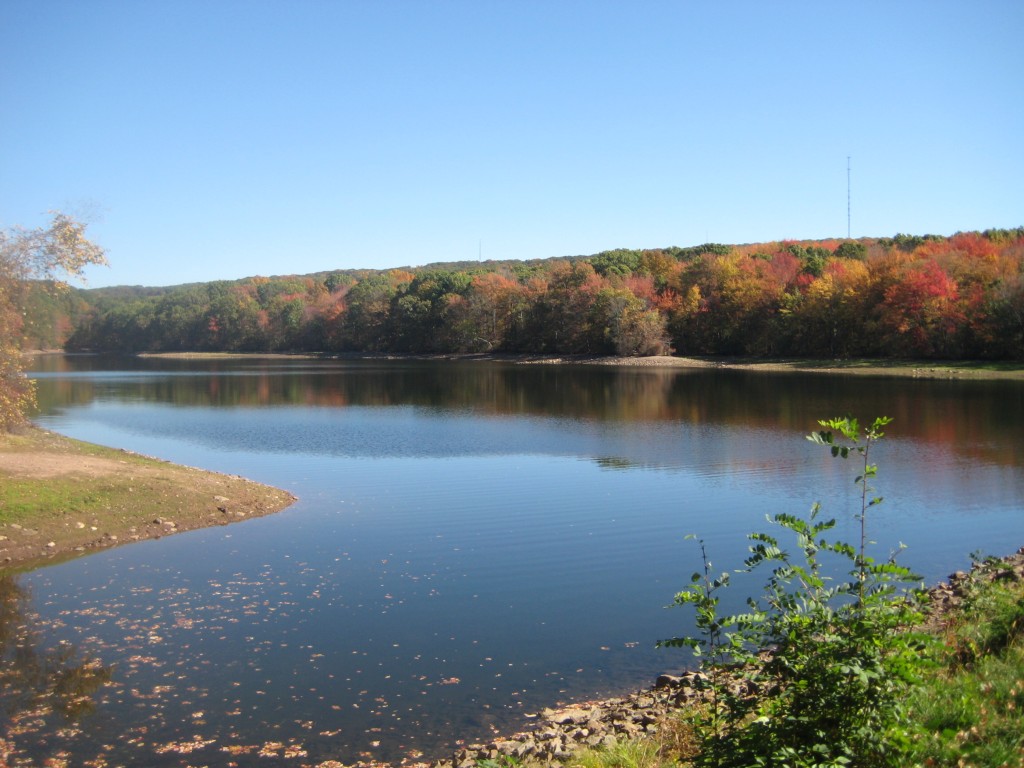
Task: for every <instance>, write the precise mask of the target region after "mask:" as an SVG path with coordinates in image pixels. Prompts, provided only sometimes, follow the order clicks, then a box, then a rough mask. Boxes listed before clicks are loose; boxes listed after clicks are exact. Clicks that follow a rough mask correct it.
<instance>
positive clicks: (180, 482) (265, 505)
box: [0, 428, 295, 568]
mask: <svg viewBox="0 0 1024 768" xmlns="http://www.w3.org/2000/svg"><path fill="white" fill-rule="evenodd" d="M294 500H295V497H293V496H292V495H291V494H289V493H287V492H285V491H281V490H279V489H277V488H271V487H269V486H265V485H261V484H259V483H255V482H252V481H251V480H246V479H245V478H242V477H237V476H233V475H222V474H219V473H216V472H207V471H204V470H200V469H195V468H193V467H183V466H179V465H176V464H171V463H169V462H165V461H160V460H158V459H152V458H149V457H145V456H140V455H138V454H134V453H130V452H128V451H119V450H115V449H110V448H103V447H100V446H95V445H90V444H88V443H82V442H79V441H76V440H71V439H69V438H65V437H62V436H60V435H57V434H54V433H52V432H46V431H44V430H40V429H35V428H29V429H26V430H24V431H21V432H19V433H16V434H9V435H0V568H13V567H19V568H20V567H29V566H34V565H38V564H40V563H42V562H46V561H56V560H64V559H68V558H70V557H75V556H78V555H80V554H83V553H85V552H90V551H94V550H97V549H103V548H106V547H113V546H117V545H120V544H125V543H129V542H132V541H140V540H143V539H158V538H160V537H162V536H168V535H170V534H174V533H178V532H181V531H188V530H192V529H194V528H204V527H208V526H211V525H226V524H228V523H231V522H237V521H239V520H244V519H246V518H249V517H256V516H261V515H267V514H271V513H273V512H278V511H280V510H281V509H284V508H285V507H287V506H288V505H290V504H291V503H292V502H293V501H294Z"/></svg>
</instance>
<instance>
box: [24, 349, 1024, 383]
mask: <svg viewBox="0 0 1024 768" xmlns="http://www.w3.org/2000/svg"><path fill="white" fill-rule="evenodd" d="M40 354H50V353H45V352H44V353H40ZM56 354H67V353H56ZM136 356H137V357H143V358H156V359H167V360H222V359H233V358H238V359H255V358H266V359H296V360H370V361H375V360H379V361H387V360H395V361H409V360H422V361H442V360H450V361H452V362H497V363H508V364H513V365H580V366H585V365H600V366H608V367H617V368H658V369H716V370H728V371H753V372H760V373H815V374H829V375H851V376H900V377H908V378H920V379H993V380H995V379H1001V380H1011V381H1013V380H1015V381H1024V362H1018V361H981V360H879V359H870V358H853V359H848V360H827V359H818V358H778V359H771V358H766V359H762V358H746V357H681V356H676V355H652V356H648V357H617V356H610V355H543V354H511V353H508V354H506V353H489V352H465V353H437V354H414V353H411V354H397V353H388V352H345V353H333V354H328V353H324V354H317V353H284V352H267V353H261V352H140V353H137V355H136Z"/></svg>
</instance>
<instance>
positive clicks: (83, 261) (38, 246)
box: [0, 212, 107, 431]
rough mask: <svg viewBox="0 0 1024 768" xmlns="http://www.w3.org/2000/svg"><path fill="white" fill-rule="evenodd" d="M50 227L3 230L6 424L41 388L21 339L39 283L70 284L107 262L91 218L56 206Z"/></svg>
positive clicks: (0, 382) (1, 383)
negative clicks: (29, 372)
mask: <svg viewBox="0 0 1024 768" xmlns="http://www.w3.org/2000/svg"><path fill="white" fill-rule="evenodd" d="M52 215H53V219H52V221H51V222H50V225H49V226H48V227H46V228H39V229H22V228H20V227H15V228H11V229H6V230H0V430H2V431H7V430H10V429H11V428H12V427H13V426H15V425H17V424H20V423H22V422H23V421H24V419H25V413H26V412H27V410H28V409H29V408H31V407H32V405H33V404H34V403H35V392H34V390H33V387H32V384H31V382H29V381H28V380H27V379H26V378H25V375H24V369H23V367H22V357H21V341H22V336H23V333H24V320H23V318H24V316H25V311H26V309H25V302H26V301H27V298H28V296H29V295H30V293H31V289H32V288H33V287H38V285H39V284H40V283H42V284H45V283H47V282H49V285H50V290H54V291H61V290H66V288H67V285H66V283H65V282H64V281H63V280H64V278H66V277H81V275H82V271H83V270H84V269H85V267H86V266H88V265H89V264H106V263H107V261H106V257H105V255H104V253H103V249H102V248H100V247H99V246H98V245H96V244H94V243H92V242H90V241H89V240H88V239H87V238H86V237H85V224H83V223H81V222H80V221H78V220H76V219H75V218H73V217H71V216H68V215H67V214H64V213H60V212H53V213H52Z"/></svg>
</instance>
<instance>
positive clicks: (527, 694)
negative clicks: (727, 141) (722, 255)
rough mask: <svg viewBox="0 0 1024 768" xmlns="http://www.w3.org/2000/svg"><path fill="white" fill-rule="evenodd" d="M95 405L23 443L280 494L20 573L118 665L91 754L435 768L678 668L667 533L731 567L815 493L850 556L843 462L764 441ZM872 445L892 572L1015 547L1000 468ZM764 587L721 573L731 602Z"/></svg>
mask: <svg viewBox="0 0 1024 768" xmlns="http://www.w3.org/2000/svg"><path fill="white" fill-rule="evenodd" d="M307 367H308V366H307ZM58 383H59V382H57V381H52V382H48V381H40V386H41V387H47V386H50V385H51V384H53V385H56V384H58ZM195 384H196V385H197V386H205V385H206V383H205V382H203V381H202V379H201V378H196V380H195ZM104 386H105V387H110V389H109V394H110V396H109V397H107V396H104V399H102V400H101V401H94V402H84V403H81V404H78V405H71V404H66V405H64V406H62V407H60V408H58V409H54V410H53V411H52V412H51V413H50V415H46V416H44V417H43V418H42V419H41V421H42V423H43V424H44V425H46V426H48V427H51V428H53V429H57V430H58V431H61V432H65V433H67V434H70V435H72V436H74V437H78V438H81V439H87V440H92V441H95V442H100V443H105V444H110V445H116V446H119V447H124V448H128V449H131V450H136V451H139V452H142V453H146V454H151V455H156V456H160V457H162V458H166V459H169V460H173V461H178V462H181V463H187V464H191V465H197V466H202V467H206V468H211V469H216V470H219V471H224V472H231V473H238V474H243V475H246V476H250V477H254V478H257V479H259V480H262V481H264V482H268V483H271V484H275V485H279V486H281V487H284V488H287V489H288V490H290V491H292V492H294V493H296V494H297V495H298V496H299V497H300V501H299V502H298V503H297V504H296V505H295V506H294V507H292V508H291V509H289V510H286V511H285V512H283V513H280V514H278V515H275V516H272V517H269V518H264V519H260V520H253V521H249V522H246V523H243V524H240V525H233V526H230V527H227V528H217V529H211V530H206V531H195V532H191V533H187V534H180V535H177V536H173V537H170V538H167V539H164V540H161V541H158V542H148V543H144V544H139V545H133V546H131V547H125V548H121V549H118V550H113V551H109V552H105V553H100V554H97V555H94V556H91V557H89V558H85V559H81V560H77V561H74V562H70V563H66V564H64V565H60V566H56V567H52V568H48V569H43V570H40V571H36V572H34V573H32V574H28V575H27V576H25V577H24V581H25V583H26V584H27V585H29V586H30V588H31V589H32V590H33V592H34V594H35V607H36V609H37V610H38V611H39V613H40V614H41V616H42V618H43V621H44V622H45V624H46V625H47V626H48V627H49V629H48V632H50V633H51V635H52V637H54V638H65V639H68V640H72V641H74V642H76V643H77V644H78V645H80V646H82V647H83V649H84V650H87V651H89V652H94V653H97V654H98V655H100V656H101V657H102V658H103V661H104V663H114V664H116V665H117V666H116V669H117V682H118V685H117V687H115V688H111V689H107V690H106V692H105V693H104V696H105V697H106V699H107V702H106V704H105V705H104V706H103V707H101V709H100V711H99V713H97V715H96V716H95V717H94V718H93V719H92V721H91V722H90V727H89V729H87V730H86V732H84V733H83V735H81V736H79V737H77V738H79V739H84V740H86V743H88V744H92V745H93V746H96V747H97V748H98V745H101V744H102V742H103V740H104V739H108V740H110V739H113V738H115V737H114V735H115V734H121V735H118V736H116V739H118V740H120V741H119V743H121V744H124V743H125V742H126V741H131V740H136V741H137V742H138V743H140V744H144V745H146V746H145V747H129V748H128V749H129V751H131V750H132V749H145V750H147V754H149V753H152V754H149V757H150V758H152V760H150V761H149V763H148V764H153V765H163V764H166V765H179V764H184V763H181V762H178V761H181V760H186V759H187V758H183V757H181V755H180V754H178V753H177V752H175V751H174V750H169V751H167V752H165V753H160V754H159V755H158V754H157V753H156V752H155V751H154V750H156V749H157V748H159V747H160V746H161V745H163V746H166V745H168V744H177V745H178V746H181V743H180V740H181V739H183V738H186V737H187V738H192V737H193V736H198V737H201V739H200V740H207V739H213V740H214V743H213V744H211V745H207V746H206V747H204V748H203V749H202V751H201V753H197V755H196V756H194V760H193V761H196V760H199V756H200V755H201V762H202V763H203V764H210V765H221V764H226V762H227V761H228V760H230V759H238V758H237V757H232V756H231V754H230V753H221V752H217V751H216V749H217V748H218V747H219V746H222V745H225V744H228V745H234V746H246V745H248V746H254V745H265V744H266V743H267V742H270V743H272V744H276V743H280V744H281V747H280V749H278V750H277V751H276V752H275V754H276V755H277V758H276V759H277V760H278V761H279V762H281V764H297V763H296V762H295V761H300V760H306V761H307V762H308V761H311V760H313V759H314V758H315V759H320V760H323V759H327V758H329V757H332V758H337V759H343V760H349V761H351V760H355V759H357V758H358V757H359V756H360V755H363V756H372V757H374V758H390V759H396V758H399V757H402V756H408V755H410V754H413V753H414V752H415V750H426V751H428V752H430V753H433V752H436V751H437V750H438V749H439V748H440V747H439V745H446V746H450V743H451V739H452V738H453V737H457V736H466V737H469V738H479V737H484V736H486V735H487V734H489V733H490V732H491V729H492V728H493V727H501V728H503V729H507V728H516V727H520V726H522V725H523V724H524V721H523V720H522V719H521V718H522V715H523V714H524V713H528V712H532V711H535V710H537V709H539V708H540V707H543V706H546V705H549V704H552V703H554V702H555V701H559V700H567V699H572V698H581V697H592V696H595V695H600V694H603V693H605V692H607V691H613V690H625V689H630V688H634V687H637V686H641V685H643V684H645V683H647V682H649V681H650V680H651V679H652V678H653V676H654V675H656V674H657V673H658V672H660V671H663V670H664V669H666V668H672V667H675V666H678V665H681V664H684V663H686V662H687V661H688V658H689V657H688V656H687V655H686V654H685V653H680V652H669V651H656V650H654V649H653V647H652V646H653V643H654V641H655V640H657V639H658V638H661V637H665V636H668V635H673V634H679V633H685V632H686V631H687V630H686V625H687V623H688V618H689V617H688V615H687V614H686V612H685V611H682V610H678V611H666V610H664V606H665V605H666V604H667V603H669V602H670V601H671V598H672V595H673V594H674V593H675V592H676V591H677V590H678V589H679V588H680V587H681V586H683V585H684V584H685V583H686V581H687V579H688V578H689V575H690V573H691V572H692V571H693V570H694V568H695V567H696V566H697V565H698V564H699V560H698V558H697V557H696V549H695V546H694V545H693V543H692V542H684V541H683V540H682V539H683V536H684V535H685V534H687V533H691V532H692V533H697V534H699V535H700V536H701V537H703V538H704V539H705V540H707V542H708V545H709V548H710V552H711V556H712V558H713V560H714V561H715V567H716V568H728V567H731V566H730V564H738V563H739V562H740V560H741V558H742V555H743V553H744V549H745V545H746V542H745V540H744V534H745V533H746V532H747V531H750V530H759V529H764V528H765V527H766V523H765V522H764V517H765V515H766V514H772V513H776V512H781V511H786V512H794V513H802V512H804V511H806V510H807V509H808V508H809V507H810V504H811V503H812V502H813V501H815V500H820V501H822V502H823V504H824V507H825V513H826V514H829V515H836V516H839V517H841V522H840V524H839V526H838V528H837V536H838V537H839V538H844V539H847V540H852V539H854V538H855V536H856V524H855V523H854V522H853V521H852V519H851V517H852V513H853V511H854V509H855V506H854V504H855V501H856V499H855V494H854V491H855V489H854V487H853V484H852V478H853V476H854V474H855V472H854V469H855V468H854V467H853V466H852V465H851V464H850V463H845V464H844V463H842V462H838V461H835V460H831V459H829V458H828V457H827V455H826V454H824V453H822V452H821V450H820V449H818V448H815V446H812V445H811V444H810V443H807V442H806V441H804V440H803V439H802V434H803V433H802V432H800V433H797V432H794V431H792V430H788V429H785V428H779V429H768V428H766V427H765V426H764V424H763V423H760V422H759V423H757V424H755V425H752V426H751V427H748V428H742V427H741V426H739V425H736V424H723V423H701V422H699V421H691V420H686V421H681V420H678V419H664V420H652V419H647V420H641V421H638V420H625V419H616V420H608V419H603V418H598V417H593V418H583V417H580V416H579V415H578V414H575V413H574V414H573V415H572V416H568V415H561V416H559V415H541V414H538V413H527V414H523V415H519V416H515V415H508V414H505V415H498V414H494V413H488V412H487V409H485V408H475V407H472V404H467V403H462V404H461V405H459V406H458V407H455V406H453V407H441V406H422V405H416V406H413V405H395V406H390V407H373V406H351V405H350V406H348V407H344V408H327V407H323V406H317V407H309V408H303V407H296V406H294V405H291V406H288V407H262V408H252V407H240V406H235V407H231V408H219V409H211V408H200V407H196V406H180V405H178V406H173V407H172V406H169V405H166V404H162V403H160V402H159V401H150V402H141V401H138V400H128V401H125V400H124V399H123V398H122V397H120V396H119V395H117V386H118V382H117V381H116V380H115V381H111V382H108V383H107V384H105V385H104ZM176 386H177V385H176ZM793 389H794V392H793V394H792V397H793V400H792V401H787V400H785V397H786V395H785V393H784V392H777V393H776V401H777V402H776V407H777V408H778V409H779V410H780V412H781V411H783V410H791V409H796V408H799V407H802V405H801V403H800V401H799V399H800V397H801V392H800V390H799V389H797V388H795V387H794V388H793ZM803 405H806V404H803ZM816 415H827V414H816ZM962 417H963V418H971V414H970V411H969V410H968V411H965V412H964V414H962ZM810 426H813V421H810ZM958 428H959V427H958ZM972 428H973V427H972ZM807 431H809V429H808V430H807ZM890 433H891V437H890V438H888V439H887V440H886V441H885V442H884V443H882V444H880V445H879V447H878V452H877V454H876V458H877V460H878V462H879V463H880V464H881V472H880V477H879V481H878V485H879V489H880V492H881V493H883V494H884V495H885V496H886V497H887V499H886V502H885V504H884V505H883V506H882V507H880V508H879V510H878V515H877V520H873V521H872V530H873V532H874V538H876V539H878V540H879V541H880V542H884V544H882V545H880V547H879V548H880V550H885V549H887V548H888V546H887V545H888V543H889V542H892V543H893V544H895V542H896V541H897V540H902V541H904V542H906V543H907V544H908V545H910V551H909V552H908V553H907V554H906V557H905V561H906V562H907V563H908V564H910V565H912V566H913V567H915V568H917V569H919V570H920V571H921V572H922V573H923V575H924V576H925V577H926V578H928V579H929V580H932V579H935V578H939V577H941V576H942V575H944V574H945V573H947V572H948V571H950V570H952V569H953V568H954V567H962V566H963V565H964V563H965V562H966V557H967V553H968V552H970V551H971V550H972V549H979V548H980V549H984V550H986V551H989V552H1001V551H1003V550H1005V549H1006V548H1008V547H1009V548H1011V549H1014V548H1016V546H1018V544H1019V543H1024V541H1021V540H1022V539H1024V521H1022V519H1021V507H1022V501H1024V500H1022V495H1024V492H1022V488H1024V482H1022V468H1021V467H1020V466H1018V465H1013V464H997V463H987V462H983V461H977V460H973V459H971V458H970V457H969V456H965V455H964V454H963V453H958V452H957V451H955V450H953V449H952V448H951V447H949V446H948V445H945V444H941V443H939V444H935V443H928V442H926V441H920V440H911V439H906V438H903V437H901V436H900V425H899V424H893V425H892V427H891V428H890ZM993 440H995V441H996V442H998V438H993ZM1007 542H1010V543H1009V544H1008V543H1007ZM759 583H760V580H759V579H758V580H756V581H752V580H751V579H750V578H749V577H747V578H746V582H745V583H744V581H743V580H741V581H740V582H739V583H738V584H737V587H738V588H737V589H736V590H735V591H734V598H735V600H736V601H737V602H738V601H739V600H740V599H741V598H742V596H743V595H744V594H746V593H747V592H748V591H750V590H752V589H754V588H756V585H757V584H759ZM748 588H749V589H748ZM288 749H291V750H292V754H293V757H285V752H286V751H287V750H288ZM298 751H306V752H307V753H308V756H307V757H304V758H303V757H300V756H298ZM248 754H256V752H251V753H248ZM147 759H148V758H147ZM272 760H273V759H272V758H269V757H265V758H262V759H261V764H266V765H271V764H273V763H272V762H267V761H272ZM161 761H162V762H161Z"/></svg>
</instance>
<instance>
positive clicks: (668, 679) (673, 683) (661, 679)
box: [654, 675, 683, 688]
mask: <svg viewBox="0 0 1024 768" xmlns="http://www.w3.org/2000/svg"><path fill="white" fill-rule="evenodd" d="M682 684H683V679H682V678H681V677H676V676H675V675H658V679H657V680H655V681H654V687H655V688H678V687H679V686H680V685H682Z"/></svg>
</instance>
